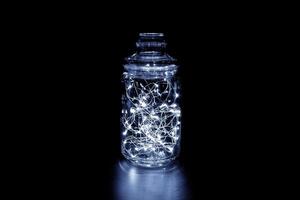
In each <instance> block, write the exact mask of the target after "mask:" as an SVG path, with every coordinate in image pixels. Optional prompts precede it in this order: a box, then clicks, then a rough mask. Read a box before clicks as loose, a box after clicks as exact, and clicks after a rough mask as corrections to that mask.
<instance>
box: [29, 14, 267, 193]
mask: <svg viewBox="0 0 300 200" xmlns="http://www.w3.org/2000/svg"><path fill="white" fill-rule="evenodd" d="M200 10H201V11H203V12H199V13H198V12H197V11H193V12H192V13H193V14H195V15H194V16H185V17H183V15H184V14H183V12H179V11H178V10H176V11H175V10H172V11H174V12H172V13H173V14H174V13H176V15H171V16H169V15H168V14H166V13H165V14H164V15H158V14H157V15H154V16H153V15H152V16H151V17H146V16H145V15H142V12H139V13H137V14H135V15H133V16H126V17H125V15H126V13H127V12H124V13H123V12H122V13H120V14H119V15H118V16H117V17H114V18H113V17H111V16H110V15H104V16H102V15H101V16H99V12H95V11H94V12H87V11H85V12H83V13H80V12H77V11H76V12H75V11H74V14H73V11H71V12H70V13H69V12H62V13H61V14H60V15H53V13H52V14H51V15H49V16H48V17H45V18H43V19H42V20H41V21H38V23H37V24H39V26H38V27H39V28H38V29H37V31H35V32H34V33H33V36H32V37H33V38H34V41H35V44H34V45H33V48H34V51H33V52H35V54H34V58H35V60H34V65H36V66H37V67H36V68H34V69H33V70H32V74H33V75H32V76H33V77H34V79H33V80H34V81H32V85H33V88H34V90H33V93H34V95H35V96H36V98H34V100H33V102H31V103H32V104H33V105H34V107H35V110H36V112H35V124H37V125H36V126H35V128H34V129H35V131H36V132H37V133H38V136H37V138H38V141H39V142H38V145H39V146H40V147H39V148H38V149H43V150H41V151H38V155H37V156H38V158H39V159H41V160H43V161H41V162H39V164H38V166H37V167H36V168H37V169H39V170H41V172H42V173H41V177H40V178H41V180H42V181H45V180H46V181H47V180H49V183H50V184H49V185H50V186H49V187H45V188H44V189H47V191H48V193H47V194H56V193H57V192H63V193H64V194H65V195H66V196H69V195H74V196H77V195H83V196H85V197H86V196H87V195H93V196H96V197H98V198H101V199H111V198H112V196H113V193H114V192H116V191H114V190H113V177H114V170H113V169H114V166H115V165H116V163H117V162H118V161H119V159H120V158H121V155H120V139H119V132H120V130H119V126H120V125H119V120H120V103H121V102H120V99H121V82H120V78H121V73H122V64H123V63H124V58H125V57H127V56H129V55H131V54H132V53H133V52H134V51H135V41H136V39H137V37H138V33H139V32H163V33H165V35H166V40H167V42H168V46H167V49H168V52H169V54H170V55H172V56H173V57H175V58H177V60H178V64H179V65H180V70H179V77H180V79H181V84H182V115H183V118H182V120H183V122H182V145H181V146H182V151H181V154H180V157H179V162H180V164H181V166H182V167H183V169H184V170H185V172H186V175H187V178H188V184H189V187H190V188H191V196H192V197H194V198H195V199H196V197H204V196H207V195H209V196H211V197H216V196H222V197H231V196H239V193H240V192H241V193H242V194H243V195H247V196H248V195H250V194H253V193H254V191H257V190H259V188H257V187H256V186H255V184H254V185H253V184H249V183H250V182H251V181H252V180H253V179H255V178H254V177H255V173H256V171H257V168H258V167H259V165H258V164H257V162H253V159H256V158H254V157H255V155H256V154H257V150H256V149H257V148H258V146H259V145H260V137H262V136H260V130H259V128H258V127H259V126H260V124H261V123H263V117H264V110H260V112H259V114H258V109H259V108H261V106H262V104H263V103H264V102H262V99H261V93H264V88H261V87H265V86H261V84H260V83H261V81H262V80H261V79H262V78H263V77H264V72H265V69H263V68H262V67H261V66H262V65H263V63H262V62H260V61H259V60H260V58H261V57H262V56H263V53H264V48H265V47H264V42H262V41H264V38H265V37H266V35H264V33H263V31H262V23H256V21H255V19H254V18H253V17H252V16H253V15H248V14H245V13H243V11H244V10H241V11H240V12H229V11H228V12H227V11H224V10H222V9H219V10H214V9H210V10H209V11H205V9H200ZM63 11H64V10H63ZM204 11H205V12H204ZM219 11H221V12H219ZM53 16H55V17H53ZM123 17H124V18H123ZM106 18H107V19H106ZM100 19H101V20H100ZM253 20H254V21H253ZM29 43H30V41H29ZM29 81H31V80H29ZM35 139H36V138H35ZM47 182H48V181H47Z"/></svg>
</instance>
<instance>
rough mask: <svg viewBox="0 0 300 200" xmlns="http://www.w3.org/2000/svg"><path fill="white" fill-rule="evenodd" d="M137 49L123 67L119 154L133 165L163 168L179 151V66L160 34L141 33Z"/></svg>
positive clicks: (162, 35)
mask: <svg viewBox="0 0 300 200" xmlns="http://www.w3.org/2000/svg"><path fill="white" fill-rule="evenodd" d="M136 47H137V52H136V53H135V54H133V55H132V56H130V57H128V58H126V63H125V65H124V73H123V79H122V82H123V84H122V85H123V95H122V113H121V151H122V154H123V156H124V157H125V158H126V159H127V160H129V161H130V162H132V163H133V164H135V165H139V166H144V167H160V166H166V165H168V164H169V163H171V162H172V161H174V160H175V158H176V157H177V156H178V154H179V151H180V136H181V109H180V106H179V99H180V94H179V85H178V81H177V78H176V72H177V68H178V66H177V65H176V64H175V59H174V58H172V57H171V56H169V55H168V54H167V53H166V42H165V39H164V34H163V33H140V34H139V39H138V41H137V43H136Z"/></svg>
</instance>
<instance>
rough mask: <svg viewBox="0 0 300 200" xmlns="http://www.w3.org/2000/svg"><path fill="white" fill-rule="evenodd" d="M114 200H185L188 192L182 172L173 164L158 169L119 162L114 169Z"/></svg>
mask: <svg viewBox="0 0 300 200" xmlns="http://www.w3.org/2000/svg"><path fill="white" fill-rule="evenodd" d="M114 195H115V199H116V200H169V199H170V200H186V199H190V198H189V196H190V195H189V191H188V187H187V181H186V177H185V174H184V171H183V170H182V169H181V167H180V166H179V165H178V164H177V163H175V164H173V165H171V166H169V167H165V168H160V169H148V168H141V167H135V166H133V165H131V164H130V163H129V162H128V161H125V160H123V161H119V163H118V165H117V166H116V169H115V180H114Z"/></svg>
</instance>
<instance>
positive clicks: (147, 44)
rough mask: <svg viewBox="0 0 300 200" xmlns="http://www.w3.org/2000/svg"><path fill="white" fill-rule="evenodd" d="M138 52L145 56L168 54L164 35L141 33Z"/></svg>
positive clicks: (137, 44) (137, 45)
mask: <svg viewBox="0 0 300 200" xmlns="http://www.w3.org/2000/svg"><path fill="white" fill-rule="evenodd" d="M136 47H137V52H138V53H141V54H145V55H151V54H154V55H161V54H164V53H166V42H165V39H164V34H163V33H140V34H139V39H138V41H137V43H136Z"/></svg>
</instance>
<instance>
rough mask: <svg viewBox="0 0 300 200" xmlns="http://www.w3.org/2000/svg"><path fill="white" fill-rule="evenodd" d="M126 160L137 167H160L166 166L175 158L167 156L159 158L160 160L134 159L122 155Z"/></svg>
mask: <svg viewBox="0 0 300 200" xmlns="http://www.w3.org/2000/svg"><path fill="white" fill-rule="evenodd" d="M124 157H125V158H126V160H128V161H129V163H130V164H132V165H134V166H138V167H145V168H161V167H167V166H169V165H172V164H173V163H174V161H175V159H176V157H172V158H167V159H161V160H135V159H130V158H127V157H126V156H124Z"/></svg>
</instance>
